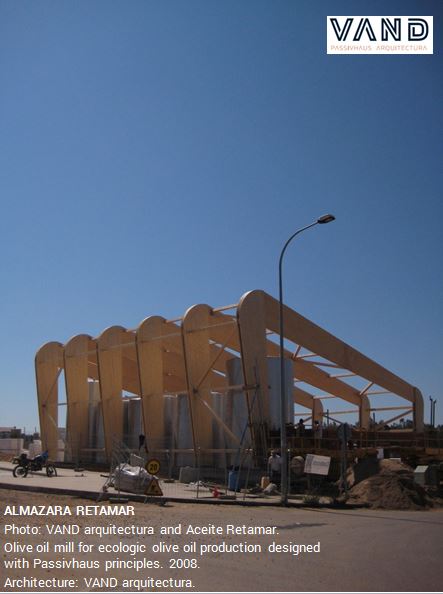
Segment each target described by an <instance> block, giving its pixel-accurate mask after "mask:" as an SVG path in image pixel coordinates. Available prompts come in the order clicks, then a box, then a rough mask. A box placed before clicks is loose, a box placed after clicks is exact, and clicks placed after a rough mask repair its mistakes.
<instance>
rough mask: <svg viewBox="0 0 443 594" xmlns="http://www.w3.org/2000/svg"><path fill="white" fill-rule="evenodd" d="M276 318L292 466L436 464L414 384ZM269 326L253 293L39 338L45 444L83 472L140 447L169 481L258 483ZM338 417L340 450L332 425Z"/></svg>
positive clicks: (274, 414) (270, 378) (269, 370)
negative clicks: (63, 338)
mask: <svg viewBox="0 0 443 594" xmlns="http://www.w3.org/2000/svg"><path fill="white" fill-rule="evenodd" d="M284 319H285V333H284V348H285V351H284V357H285V358H284V374H285V386H286V391H287V393H286V402H287V420H288V421H289V422H288V423H287V425H286V434H287V443H288V459H289V460H291V461H293V462H292V463H291V466H290V468H289V470H290V471H293V472H294V473H295V475H297V473H298V475H300V474H303V473H302V472H300V470H299V469H298V470H297V457H299V458H300V457H301V459H302V460H303V461H304V460H305V458H306V454H308V453H310V454H314V455H319V456H326V457H329V458H330V463H329V465H328V468H329V470H328V474H329V478H330V479H331V478H332V479H334V480H337V479H339V478H340V473H341V474H342V475H343V472H344V470H343V455H345V457H346V466H349V463H350V462H351V461H354V460H356V459H361V458H365V457H367V456H375V455H377V456H378V458H381V457H383V458H395V459H396V460H397V461H400V460H403V461H406V462H407V463H408V464H410V465H411V467H412V468H413V467H414V466H416V465H418V464H424V463H426V462H429V461H434V462H438V460H440V459H441V450H440V443H439V439H438V436H432V435H428V434H425V433H424V418H423V415H424V412H423V396H422V394H421V392H420V390H419V389H418V388H417V387H416V386H414V385H412V384H411V383H409V382H408V381H407V380H405V379H403V378H400V377H398V376H397V375H395V374H394V373H393V372H391V371H389V370H388V369H387V368H386V367H384V366H383V365H381V364H380V363H377V362H375V361H373V360H372V359H370V358H369V357H367V356H366V355H364V354H363V353H361V352H359V351H358V350H356V349H355V348H353V347H352V346H350V345H348V344H346V343H345V342H343V341H342V340H341V339H339V338H337V337H335V336H333V335H332V334H331V333H329V332H327V331H326V330H324V329H322V328H320V327H319V326H317V325H316V324H315V323H313V322H312V321H310V320H308V319H306V318H304V317H303V316H301V315H300V314H299V313H297V312H296V311H294V310H292V309H291V308H289V307H287V306H285V307H284ZM278 329H279V302H278V301H277V300H276V299H274V298H273V297H271V296H270V295H268V294H266V293H265V292H263V291H260V290H254V291H250V292H248V293H246V294H245V295H243V296H242V297H241V299H240V300H239V302H238V303H236V304H233V305H228V306H224V307H215V308H213V307H211V306H209V305H206V304H199V305H194V306H193V307H190V308H189V309H188V310H187V311H186V312H185V314H184V315H183V316H182V317H178V318H175V319H171V320H167V319H165V318H163V317H161V316H158V315H153V316H150V317H147V318H146V319H145V320H143V321H142V322H141V323H140V324H139V326H138V327H137V328H134V329H126V328H124V327H122V326H111V327H109V328H107V329H105V330H104V331H103V332H102V333H101V334H100V335H99V336H98V337H96V338H93V337H92V336H90V335H88V334H78V335H76V336H74V337H72V338H71V339H70V340H68V341H67V342H66V343H65V344H62V343H60V342H52V341H51V342H48V343H46V344H44V345H43V346H42V347H41V348H40V349H39V350H38V352H37V354H36V358H35V367H36V380H37V394H38V406H39V415H40V427H41V438H42V447H43V449H44V450H47V451H48V452H49V457H50V458H51V459H53V460H59V461H62V462H63V463H68V464H69V463H71V464H73V465H74V466H85V465H89V467H91V468H93V467H94V465H95V466H97V465H98V466H101V465H109V464H110V465H111V467H116V466H117V465H118V464H121V463H126V462H128V461H129V456H130V454H131V453H132V454H136V453H140V449H141V446H142V445H143V452H144V453H145V457H146V452H148V453H149V457H154V458H155V459H156V460H158V462H159V464H160V466H161V469H162V474H163V475H164V476H165V477H166V478H167V479H169V480H174V479H178V478H179V476H180V471H181V470H183V469H186V476H187V477H188V482H189V481H190V480H193V481H202V480H207V481H212V482H214V483H218V484H221V485H225V486H227V485H228V483H229V474H231V475H232V474H234V472H235V476H236V480H237V487H243V488H245V487H250V486H251V485H257V484H259V482H260V478H261V477H263V475H266V474H268V473H267V470H269V469H268V459H269V455H270V451H271V450H273V449H274V450H275V449H278V448H279V445H280V439H281V427H280V409H279V406H280V372H281V369H280V358H279V345H278V339H279V334H278ZM60 393H64V394H65V395H66V399H65V401H63V402H62V401H60V398H59V394H60ZM380 398H383V400H384V402H386V400H387V399H388V402H392V404H391V405H389V406H386V405H384V406H381V405H380V404H379V402H380ZM62 407H65V411H66V416H65V418H66V431H65V432H64V433H63V436H64V439H61V434H60V430H59V425H60V422H59V419H60V410H61V408H62ZM386 415H387V416H388V420H382V421H381V422H378V421H377V420H376V419H377V416H378V417H379V418H380V416H383V418H386ZM300 419H302V421H301V424H300ZM348 419H351V420H352V421H349V423H347V428H348V431H349V435H347V436H346V451H345V454H343V448H342V446H341V441H340V436H339V435H338V434H337V430H338V428H339V427H340V426H341V425H342V424H344V423H346V421H347V420H348ZM398 419H401V425H397V424H394V425H393V426H392V427H391V425H392V424H393V423H394V422H395V421H397V420H398ZM314 423H315V424H316V426H319V425H320V426H321V427H322V435H321V439H315V438H314V436H313V431H312V429H310V427H313V426H314ZM300 425H302V427H303V430H302V431H301V432H300V431H298V428H299V427H300ZM140 437H141V438H142V440H141V441H140ZM380 452H382V454H380ZM299 465H300V464H299ZM183 472H184V471H183ZM436 476H437V479H435V480H434V483H435V481H437V483H438V482H439V476H438V472H437V475H436ZM246 477H247V478H246ZM292 478H294V477H292ZM295 478H296V476H295ZM342 478H343V476H342ZM294 482H297V481H292V482H291V483H290V488H291V485H292V486H293V487H294V485H293V483H294ZM246 483H247V484H246ZM230 486H231V487H232V476H231V484H230ZM294 489H295V491H296V490H297V489H296V487H294ZM234 490H237V489H234Z"/></svg>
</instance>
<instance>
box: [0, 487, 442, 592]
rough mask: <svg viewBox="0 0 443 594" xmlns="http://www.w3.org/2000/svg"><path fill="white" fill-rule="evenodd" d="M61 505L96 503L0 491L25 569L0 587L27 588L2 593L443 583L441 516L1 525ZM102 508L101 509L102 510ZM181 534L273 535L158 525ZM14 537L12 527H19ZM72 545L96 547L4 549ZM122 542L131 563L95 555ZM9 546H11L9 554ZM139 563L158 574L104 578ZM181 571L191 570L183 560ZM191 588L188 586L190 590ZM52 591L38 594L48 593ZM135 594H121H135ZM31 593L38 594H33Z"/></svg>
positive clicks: (155, 512)
mask: <svg viewBox="0 0 443 594" xmlns="http://www.w3.org/2000/svg"><path fill="white" fill-rule="evenodd" d="M55 504H57V505H68V506H70V509H71V510H73V511H75V509H76V507H75V506H77V505H94V502H91V501H87V500H82V499H79V498H72V497H67V496H57V497H54V496H53V495H44V494H39V493H24V492H19V491H13V490H11V491H7V490H4V489H1V490H0V509H1V510H2V517H1V522H2V526H1V528H0V540H1V550H2V558H3V562H4V560H5V559H6V560H8V559H9V560H10V559H13V558H18V559H22V558H25V559H27V560H29V561H30V563H31V568H29V569H5V568H4V563H2V565H3V567H2V571H1V574H0V575H1V581H2V585H1V587H2V588H3V589H4V590H5V591H18V590H24V589H25V590H26V589H29V588H22V587H12V588H11V587H8V586H5V585H4V584H5V579H6V578H11V579H20V578H23V577H24V576H26V577H28V578H29V577H31V576H33V577H36V578H48V577H57V578H72V579H75V580H76V585H77V588H74V589H78V590H79V591H95V590H97V591H98V590H119V591H122V590H125V588H124V587H123V584H124V582H123V581H122V580H123V579H142V580H143V579H145V578H147V577H153V578H155V579H160V578H161V579H166V578H169V577H171V578H174V579H184V580H191V581H192V587H191V588H186V587H182V588H175V589H177V590H185V591H186V590H187V589H191V590H194V591H209V592H211V591H216V592H218V591H256V592H262V591H325V590H329V591H356V590H357V591H439V590H440V589H441V584H442V583H443V566H442V564H441V559H442V553H443V539H442V538H441V534H442V528H443V511H441V510H438V511H428V512H380V511H377V512H375V511H370V510H368V511H366V510H365V511H360V510H358V511H357V510H354V511H331V510H308V509H303V510H300V509H293V508H291V509H282V508H278V507H275V508H269V507H258V508H240V507H231V506H230V507H223V506H221V505H220V506H213V505H202V504H184V503H174V504H173V503H168V504H167V505H166V506H163V507H162V506H159V505H155V504H147V505H143V504H141V503H131V504H130V505H134V508H135V516H133V517H126V516H119V517H107V516H99V517H95V516H93V517H77V516H76V515H73V516H65V517H60V516H58V517H57V516H56V517H53V516H37V517H36V516H33V517H27V516H5V515H4V511H5V506H6V505H16V506H18V505H55ZM104 505H106V506H107V505H108V504H104ZM11 524H15V525H16V526H17V527H19V526H26V525H30V526H37V527H40V531H41V535H38V536H29V535H15V536H12V535H11V533H10V532H9V533H8V534H5V527H6V525H11ZM47 524H48V525H69V524H76V525H78V526H79V530H80V535H79V536H70V535H67V534H58V535H51V536H50V535H48V531H47V528H46V525H47ZM110 524H114V525H116V526H130V525H138V526H147V527H153V529H154V531H155V534H154V535H146V536H106V537H103V538H99V536H97V535H92V536H90V535H86V536H85V535H84V534H83V530H84V528H85V527H86V526H102V527H106V526H109V525H110ZM179 524H181V525H182V529H183V530H184V529H186V528H187V527H188V525H189V524H191V525H194V526H210V525H211V524H214V525H216V526H221V527H222V528H223V529H224V531H225V530H226V525H227V524H233V525H235V526H239V527H241V526H243V525H247V526H275V529H274V530H275V534H274V535H265V536H257V535H243V534H242V535H226V534H223V535H218V536H214V535H197V536H196V535H187V536H186V535H184V534H182V535H172V534H169V535H161V534H160V533H159V531H160V527H161V526H173V527H177V526H178V525H179ZM16 529H17V528H16ZM70 540H72V541H74V544H75V546H76V547H77V546H78V545H77V543H78V541H83V542H86V543H88V544H93V545H94V547H93V551H92V553H90V554H84V553H79V552H78V551H76V552H75V553H68V552H66V553H57V554H54V552H51V553H41V554H36V553H35V551H34V552H6V549H5V544H6V542H9V543H10V542H12V541H15V542H17V543H19V544H21V545H22V546H23V545H24V544H32V545H33V546H34V548H35V545H36V544H37V543H42V542H45V541H50V546H51V547H52V546H53V545H54V544H55V543H59V544H60V543H61V544H63V543H66V542H68V541H70ZM160 541H163V543H165V545H168V546H169V547H170V546H171V545H172V544H178V545H179V548H180V550H179V552H160V553H158V552H153V551H152V545H155V544H158V543H159V542H160ZM194 541H195V542H196V546H197V550H199V547H200V545H201V544H211V543H212V544H214V543H218V544H220V543H221V542H222V541H224V542H225V543H226V544H227V545H230V544H233V543H245V542H247V543H249V544H261V546H262V552H261V553H256V552H253V553H246V552H244V553H242V552H234V553H228V552H210V553H208V554H205V555H200V554H199V553H198V552H197V553H184V552H183V550H182V546H183V544H184V543H191V542H194ZM273 541H274V542H277V543H279V544H287V543H291V542H292V543H298V544H312V545H314V544H316V543H318V542H320V552H318V553H315V552H310V553H308V552H304V553H300V554H299V555H298V556H295V555H293V554H291V553H285V552H279V553H271V552H268V550H267V546H268V545H269V544H270V543H272V542H273ZM119 542H121V543H123V544H126V545H129V544H137V543H139V544H144V545H146V547H147V551H146V552H145V553H143V554H142V553H139V554H137V555H135V556H132V555H130V554H125V553H124V552H121V553H119V552H112V553H100V552H98V551H97V548H98V546H99V545H100V544H104V543H105V544H108V545H116V546H120V545H119ZM9 546H11V545H9ZM73 556H74V557H75V558H76V559H78V560H83V561H85V560H89V562H91V561H92V560H96V561H100V563H101V568H100V569H99V570H94V569H66V568H64V569H34V568H32V563H33V561H32V560H33V557H39V558H40V559H42V560H48V559H55V558H57V559H59V560H61V559H63V558H64V559H71V558H72V557H73ZM143 558H146V559H149V560H151V561H155V562H157V563H158V564H159V565H160V566H161V567H160V568H151V569H142V570H140V571H136V570H135V569H115V570H111V571H108V572H106V573H105V571H104V567H103V565H104V562H105V560H111V559H114V560H115V559H137V560H142V559H143ZM174 558H179V559H196V561H195V564H196V565H197V566H198V567H195V568H171V569H170V568H169V565H170V564H171V562H170V560H171V559H174ZM188 563H194V562H192V561H188ZM91 577H108V578H109V577H113V578H116V579H117V580H118V581H117V583H116V584H114V583H111V584H110V585H109V584H108V586H106V585H102V586H101V587H100V584H98V583H96V584H89V585H88V584H87V583H86V582H85V581H84V578H91ZM188 585H189V584H188ZM47 589H49V588H42V589H40V591H45V590H47ZM136 589H137V588H136V587H134V586H133V587H131V588H129V589H128V591H129V590H131V591H134V590H136ZM140 589H141V590H143V591H146V590H148V591H149V590H174V588H170V587H165V586H161V587H157V588H156V587H149V585H148V586H146V584H145V585H143V584H141V587H140ZM37 590H38V589H37Z"/></svg>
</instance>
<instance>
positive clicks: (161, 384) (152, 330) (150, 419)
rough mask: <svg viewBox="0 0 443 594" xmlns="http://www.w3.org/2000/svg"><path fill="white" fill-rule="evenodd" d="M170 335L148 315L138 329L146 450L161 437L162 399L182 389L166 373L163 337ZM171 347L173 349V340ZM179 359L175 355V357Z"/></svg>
mask: <svg viewBox="0 0 443 594" xmlns="http://www.w3.org/2000/svg"><path fill="white" fill-rule="evenodd" d="M164 334H171V328H170V325H167V324H166V320H165V318H162V317H161V316H150V317H149V318H146V319H145V320H143V322H142V323H141V324H140V325H139V327H138V328H137V341H136V346H137V358H138V367H139V374H140V386H141V400H142V408H143V423H144V428H145V433H146V438H147V442H148V447H151V448H152V447H156V446H158V444H159V443H160V442H161V440H162V439H163V437H164V424H165V419H164V399H163V395H164V393H165V392H167V391H168V390H169V391H171V392H175V391H177V389H180V388H181V386H182V383H181V382H177V378H176V377H175V376H174V375H172V372H169V373H171V375H169V376H168V375H167V373H168V358H169V359H171V358H172V356H173V353H165V346H164V340H163V338H162V337H163V336H164ZM170 346H171V348H172V347H173V346H174V347H175V346H176V342H175V341H172V343H171V345H170ZM177 356H178V355H177Z"/></svg>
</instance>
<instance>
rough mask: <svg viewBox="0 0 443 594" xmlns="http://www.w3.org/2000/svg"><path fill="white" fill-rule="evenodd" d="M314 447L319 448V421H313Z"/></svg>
mask: <svg viewBox="0 0 443 594" xmlns="http://www.w3.org/2000/svg"><path fill="white" fill-rule="evenodd" d="M312 429H313V433H314V447H316V448H321V440H322V437H323V425H322V424H321V423H320V422H319V421H314V426H313V428H312Z"/></svg>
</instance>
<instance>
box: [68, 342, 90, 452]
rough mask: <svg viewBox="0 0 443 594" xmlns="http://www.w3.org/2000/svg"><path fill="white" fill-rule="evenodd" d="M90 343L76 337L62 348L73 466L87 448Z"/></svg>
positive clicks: (69, 441)
mask: <svg viewBox="0 0 443 594" xmlns="http://www.w3.org/2000/svg"><path fill="white" fill-rule="evenodd" d="M91 340H92V339H91V337H90V336H88V335H87V334H78V335H77V336H73V337H72V338H71V339H70V340H68V342H67V343H66V344H65V347H64V367H65V386H66V400H67V403H68V412H67V419H66V436H67V440H68V446H69V449H70V453H71V456H72V460H73V461H74V462H77V463H79V462H80V461H81V450H82V449H83V448H88V447H89V445H90V444H89V383H88V378H89V377H90V376H89V369H88V349H89V345H90V342H91Z"/></svg>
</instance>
